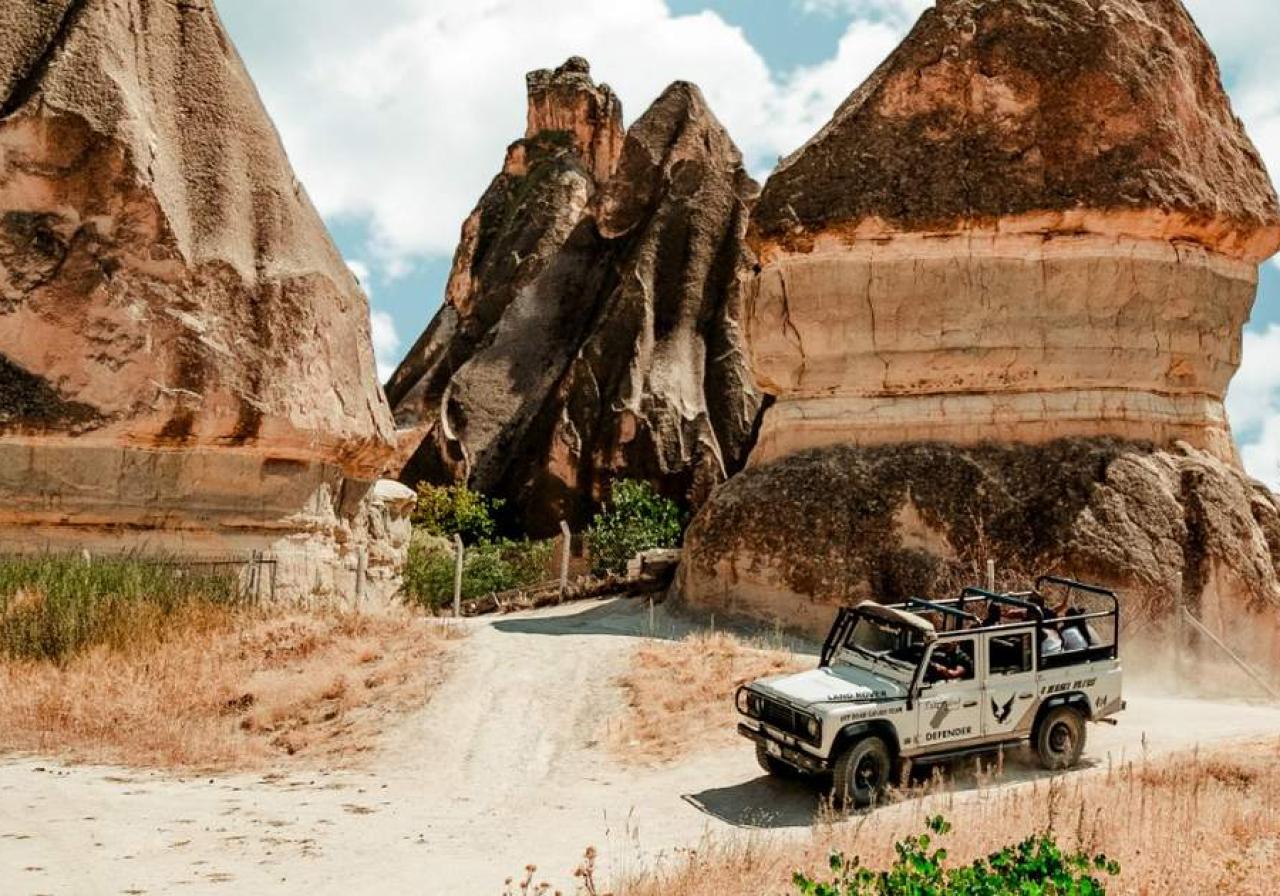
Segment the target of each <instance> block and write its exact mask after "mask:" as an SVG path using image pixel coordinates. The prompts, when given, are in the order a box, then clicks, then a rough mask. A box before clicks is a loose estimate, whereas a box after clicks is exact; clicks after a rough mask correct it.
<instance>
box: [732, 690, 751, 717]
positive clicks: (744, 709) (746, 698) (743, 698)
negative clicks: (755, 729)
mask: <svg viewBox="0 0 1280 896" xmlns="http://www.w3.org/2000/svg"><path fill="white" fill-rule="evenodd" d="M736 702H737V704H738V712H740V713H742V714H743V715H744V716H749V715H751V695H750V694H748V693H747V689H746V688H738V697H737V701H736Z"/></svg>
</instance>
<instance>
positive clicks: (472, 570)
mask: <svg viewBox="0 0 1280 896" xmlns="http://www.w3.org/2000/svg"><path fill="white" fill-rule="evenodd" d="M554 546H555V543H554V542H551V541H496V542H488V541H486V542H481V543H480V544H475V545H471V546H470V547H468V548H467V549H466V551H465V553H464V555H463V560H462V599H463V600H473V599H475V598H477V597H484V596H485V595H486V594H492V593H494V592H497V591H510V590H511V589H513V588H525V587H528V586H530V585H536V584H539V583H540V582H543V581H545V580H546V579H547V563H548V561H549V560H550V558H551V552H552V550H553V549H554ZM453 573H454V549H453V547H452V546H451V545H450V544H449V543H448V542H446V541H443V540H441V539H440V538H438V537H432V536H430V535H427V534H426V533H423V532H415V533H414V538H413V540H412V541H411V542H410V544H409V555H408V557H407V559H406V560H405V565H404V573H403V581H404V592H405V596H406V598H407V599H408V600H409V601H410V602H411V603H415V604H418V605H419V606H424V607H428V608H432V609H440V608H443V607H448V606H450V605H451V604H452V603H453Z"/></svg>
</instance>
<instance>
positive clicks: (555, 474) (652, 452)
mask: <svg viewBox="0 0 1280 896" xmlns="http://www.w3.org/2000/svg"><path fill="white" fill-rule="evenodd" d="M757 192H758V187H757V186H756V184H755V183H754V182H753V181H752V180H751V178H750V177H749V176H748V175H747V173H746V171H745V170H744V168H743V165H742V157H741V154H740V153H739V151H738V149H737V147H735V146H734V144H733V141H732V140H731V139H730V138H729V135H728V134H727V133H726V132H725V130H724V128H723V127H722V126H721V124H720V122H718V121H717V120H716V118H715V116H714V115H713V114H712V113H711V110H710V109H709V108H708V107H707V104H706V102H705V100H704V99H703V97H702V95H701V93H700V92H699V91H698V89H697V88H696V87H694V86H693V85H691V84H687V83H683V82H676V83H675V84H672V85H671V86H670V87H668V88H667V90H665V91H664V92H663V93H662V95H661V96H660V97H659V98H658V99H657V100H656V101H655V102H654V103H653V105H652V106H651V107H650V108H649V109H648V110H647V111H646V112H645V113H644V114H643V115H642V116H640V118H639V119H638V120H637V121H636V122H635V124H634V125H632V127H631V128H630V130H629V131H627V132H626V133H625V135H624V133H623V131H622V127H621V109H620V107H619V105H618V102H617V100H616V98H614V96H613V94H612V92H611V91H609V89H608V88H607V87H604V86H603V85H601V86H596V85H595V84H594V83H593V82H592V81H591V79H590V75H589V73H588V69H587V65H586V63H585V61H582V60H579V59H576V58H575V59H570V60H569V61H568V62H567V63H565V64H564V65H563V66H561V67H560V68H558V69H556V70H555V71H546V70H543V71H537V72H533V73H532V74H530V75H529V126H528V131H527V134H526V136H525V137H524V138H522V139H521V140H518V141H516V142H515V143H514V144H513V145H512V147H511V149H510V150H509V151H508V154H507V161H506V164H505V165H504V167H503V170H502V171H501V172H500V173H499V174H498V176H497V177H495V178H494V180H493V181H492V182H491V183H490V185H489V188H488V189H487V190H486V191H485V193H484V195H483V196H482V197H481V198H480V202H479V204H478V205H477V206H476V208H475V210H474V211H473V212H472V213H471V215H470V216H469V217H468V218H467V220H466V221H465V222H464V223H463V226H462V238H461V241H460V243H459V245H458V249H457V252H456V254H455V255H454V262H453V269H452V271H451V273H450V276H449V281H448V285H447V287H446V295H445V303H444V305H443V306H442V307H441V309H440V310H439V312H438V313H437V314H436V316H435V318H434V319H433V320H432V321H431V323H430V325H429V326H428V327H427V329H426V331H425V332H424V333H423V335H422V336H421V338H420V339H419V340H418V342H417V344H416V345H415V346H414V347H413V349H412V350H411V351H410V352H409V354H408V356H407V357H406V358H405V360H404V361H403V362H402V363H401V365H400V367H399V368H398V369H397V370H396V371H395V373H394V374H393V375H392V377H391V380H390V381H389V382H388V384H387V394H388V397H389V398H390V400H391V403H392V407H393V409H394V411H395V417H396V422H397V424H398V425H399V426H400V427H402V438H401V444H402V445H403V446H405V448H406V449H407V452H406V456H405V458H404V466H403V471H402V474H401V475H402V478H403V479H404V481H406V482H411V483H416V482H419V481H423V480H426V481H432V482H450V481H466V482H468V483H469V484H470V485H471V486H472V487H473V488H477V489H479V490H481V491H484V492H487V493H489V494H492V495H495V496H498V497H501V498H503V499H505V500H506V502H507V507H508V511H509V512H512V513H513V514H514V515H515V516H516V517H517V518H518V519H519V520H520V522H521V523H522V524H523V526H524V527H525V528H526V529H527V530H528V531H530V532H533V533H536V534H544V533H547V534H554V533H555V532H556V531H558V524H559V521H560V520H562V519H567V520H569V521H570V522H572V523H573V524H574V525H582V524H585V523H586V522H587V521H589V520H590V518H591V514H592V512H593V510H594V508H595V507H597V506H598V504H599V502H600V500H601V498H602V497H603V496H604V495H605V494H606V493H607V490H608V488H609V484H610V483H611V482H612V481H613V480H615V479H617V478H621V477H631V478H640V479H645V480H647V481H649V482H651V483H652V484H654V485H655V486H656V487H658V488H659V489H660V490H661V491H663V492H664V493H666V494H669V495H672V496H676V497H680V498H684V499H686V500H687V501H688V502H689V503H690V504H698V503H700V502H701V501H702V500H704V499H705V498H706V497H707V495H708V494H709V493H710V491H711V489H712V488H713V487H714V486H715V485H716V484H717V483H719V482H721V481H723V480H724V479H725V477H726V476H728V475H730V474H732V473H733V472H735V471H736V470H738V469H740V468H741V466H742V463H743V462H744V460H745V458H746V454H747V451H748V450H749V448H750V443H751V437H752V434H753V432H754V426H755V421H756V417H757V412H758V409H759V406H760V398H759V395H758V393H757V392H756V390H755V388H754V384H753V383H752V382H751V374H750V371H749V369H748V367H747V361H746V349H745V346H744V344H743V339H742V333H741V325H740V319H741V308H742V294H741V289H740V282H741V278H742V277H744V276H745V275H746V273H747V272H748V271H749V270H750V261H749V258H748V254H747V252H746V248H745V242H744V240H745V234H746V227H747V213H748V208H749V205H750V202H751V201H752V200H753V199H754V197H755V196H756V194H757Z"/></svg>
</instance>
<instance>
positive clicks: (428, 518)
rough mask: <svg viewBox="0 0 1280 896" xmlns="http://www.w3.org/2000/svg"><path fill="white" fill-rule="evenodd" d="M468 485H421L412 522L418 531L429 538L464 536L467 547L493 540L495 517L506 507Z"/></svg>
mask: <svg viewBox="0 0 1280 896" xmlns="http://www.w3.org/2000/svg"><path fill="white" fill-rule="evenodd" d="M503 503H504V502H503V501H502V500H500V499H497V498H488V497H485V496H484V495H482V494H480V493H479V492H474V491H472V490H471V489H469V488H467V487H466V486H465V485H431V484H430V483H426V482H422V483H419V484H418V502H417V504H416V505H415V506H414V508H413V515H412V517H411V520H412V522H413V525H414V527H415V528H417V529H421V530H423V531H424V532H426V533H427V534H429V535H442V536H444V537H446V538H453V536H455V535H461V536H462V540H463V542H464V543H466V544H478V543H479V542H482V541H489V540H491V539H492V538H493V533H494V521H493V515H494V513H496V512H497V511H498V510H499V509H500V508H501V507H502V505H503Z"/></svg>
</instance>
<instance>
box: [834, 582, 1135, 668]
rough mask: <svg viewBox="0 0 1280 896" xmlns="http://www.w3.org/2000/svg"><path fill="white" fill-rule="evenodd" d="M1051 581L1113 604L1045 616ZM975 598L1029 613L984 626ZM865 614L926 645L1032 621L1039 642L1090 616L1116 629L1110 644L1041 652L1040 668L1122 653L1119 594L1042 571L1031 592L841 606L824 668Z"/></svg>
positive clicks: (977, 592)
mask: <svg viewBox="0 0 1280 896" xmlns="http://www.w3.org/2000/svg"><path fill="white" fill-rule="evenodd" d="M1046 585H1057V586H1061V587H1063V588H1065V589H1066V590H1067V595H1068V597H1069V596H1070V594H1071V593H1072V592H1081V593H1083V594H1088V595H1091V596H1093V597H1098V598H1104V599H1106V600H1109V601H1110V606H1109V607H1108V608H1107V609H1103V610H1097V611H1093V612H1080V613H1078V614H1076V615H1073V616H1070V617H1065V618H1057V619H1049V620H1047V619H1045V613H1044V610H1043V609H1042V607H1041V606H1040V604H1043V603H1044V600H1045V598H1044V595H1043V594H1042V589H1044V587H1045V586H1046ZM971 600H982V601H987V602H988V603H995V604H1000V605H1002V606H1008V607H1013V608H1016V609H1018V610H1020V611H1022V612H1023V613H1025V614H1026V619H1024V620H1018V621H1016V622H1002V623H1001V624H1000V625H995V626H989V625H984V624H983V621H982V620H981V619H979V618H978V616H977V615H975V614H974V613H971V612H969V610H968V609H967V606H968V604H969V602H970V601H971ZM1037 602H1038V603H1037ZM913 611H917V612H913ZM919 612H923V613H933V614H936V615H937V616H938V619H939V621H940V623H941V627H940V628H936V627H935V626H934V624H933V623H931V622H930V621H928V620H927V619H925V618H923V617H921V616H920V615H918V613H919ZM861 617H869V618H871V619H873V620H875V621H877V622H880V623H883V624H888V625H895V626H900V627H902V628H904V629H909V630H914V631H916V632H917V633H919V634H920V635H921V641H922V642H923V643H925V644H928V643H930V642H933V641H936V640H938V638H939V635H950V634H955V633H959V632H966V633H967V632H979V633H980V632H986V631H994V630H996V629H1000V628H1005V627H1008V626H1012V625H1029V624H1030V625H1034V626H1035V629H1036V636H1037V642H1040V641H1041V640H1042V636H1043V632H1044V629H1045V628H1046V627H1053V628H1055V629H1060V628H1062V627H1063V626H1064V625H1067V624H1072V625H1075V624H1080V625H1084V624H1087V623H1088V622H1089V621H1090V620H1094V619H1108V620H1111V628H1112V633H1113V637H1112V638H1111V640H1110V643H1106V644H1099V645H1091V646H1090V647H1088V648H1087V649H1085V650H1075V651H1065V652H1062V653H1056V654H1049V655H1040V652H1039V651H1038V650H1037V655H1038V660H1039V667H1040V668H1042V669H1054V668H1060V667H1062V666H1069V665H1075V664H1078V663H1085V662H1094V661H1096V660H1103V659H1116V658H1117V657H1119V655H1120V599H1119V597H1118V596H1117V595H1116V592H1115V591H1113V590H1112V589H1110V588H1104V587H1103V586H1101V585H1090V584H1087V583H1085V582H1078V581H1076V580H1075V579H1066V578H1062V577H1060V576H1053V575H1042V576H1039V577H1037V578H1036V580H1035V583H1034V586H1033V588H1032V590H1031V591H1015V592H996V591H988V590H987V589H985V588H977V587H968V588H964V589H962V590H961V592H960V595H959V597H951V598H943V599H941V600H926V599H925V598H922V597H910V598H908V599H907V600H906V601H904V602H902V603H898V604H878V603H876V602H875V601H862V602H861V603H859V604H858V605H857V606H854V607H841V608H840V611H839V613H838V614H837V616H836V621H835V623H834V624H833V625H832V626H831V630H830V631H829V632H828V633H827V638H826V640H825V641H824V642H823V645H822V654H821V659H820V661H819V668H825V667H827V666H830V665H831V662H832V660H833V659H834V658H835V655H836V653H837V651H839V650H840V649H841V648H842V647H843V646H844V645H845V643H846V641H847V640H848V638H849V635H850V633H851V632H852V631H853V628H854V626H855V625H857V623H858V619H859V618H861Z"/></svg>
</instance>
